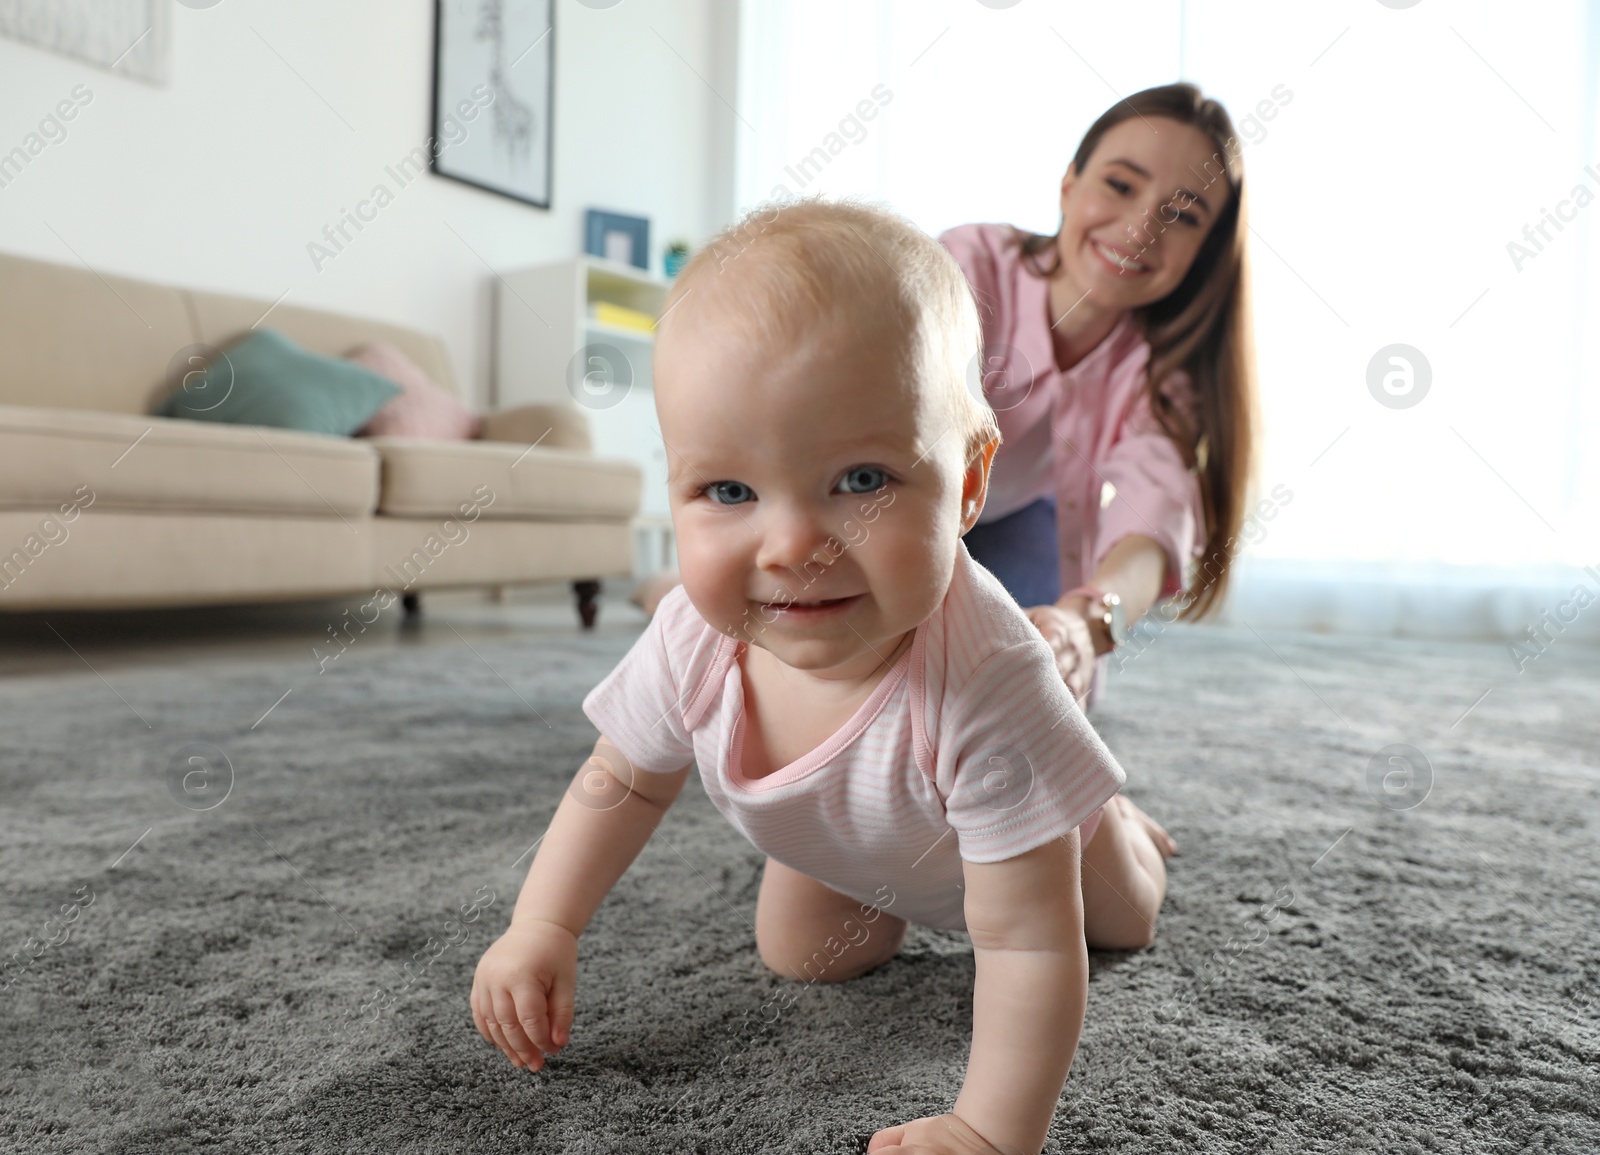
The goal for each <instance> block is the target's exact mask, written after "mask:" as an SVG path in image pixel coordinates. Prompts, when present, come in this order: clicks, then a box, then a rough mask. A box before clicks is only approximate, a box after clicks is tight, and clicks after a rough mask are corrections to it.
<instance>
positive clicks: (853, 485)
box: [839, 465, 889, 493]
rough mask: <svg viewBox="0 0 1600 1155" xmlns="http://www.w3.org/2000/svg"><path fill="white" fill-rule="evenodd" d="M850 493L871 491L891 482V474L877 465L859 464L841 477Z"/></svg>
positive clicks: (840, 481)
mask: <svg viewBox="0 0 1600 1155" xmlns="http://www.w3.org/2000/svg"><path fill="white" fill-rule="evenodd" d="M839 484H840V485H842V486H844V487H845V489H846V491H847V492H849V493H871V492H873V491H874V490H877V489H882V488H883V487H884V486H885V485H888V484H889V475H888V474H887V473H886V472H884V471H883V470H881V469H879V468H878V467H877V466H876V465H858V466H856V467H855V468H854V469H852V470H850V472H849V473H846V474H845V475H844V476H843V477H842V478H840V479H839Z"/></svg>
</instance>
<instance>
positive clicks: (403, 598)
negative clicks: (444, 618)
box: [400, 593, 422, 618]
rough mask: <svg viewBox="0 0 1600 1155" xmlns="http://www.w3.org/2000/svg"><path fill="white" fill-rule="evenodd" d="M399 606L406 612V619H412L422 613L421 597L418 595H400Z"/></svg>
mask: <svg viewBox="0 0 1600 1155" xmlns="http://www.w3.org/2000/svg"><path fill="white" fill-rule="evenodd" d="M400 606H401V608H402V609H404V610H405V611H406V617H408V618H414V617H416V616H417V615H418V614H420V613H421V612H422V595H421V594H418V593H406V594H401V595H400Z"/></svg>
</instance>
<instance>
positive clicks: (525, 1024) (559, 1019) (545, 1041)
mask: <svg viewBox="0 0 1600 1155" xmlns="http://www.w3.org/2000/svg"><path fill="white" fill-rule="evenodd" d="M577 986H578V940H577V938H576V937H574V936H573V934H572V932H571V931H570V930H568V929H567V928H566V927H564V926H558V925H556V924H555V923H553V922H545V921H544V920H543V919H532V920H529V921H528V922H525V923H515V922H513V923H512V924H511V925H510V926H509V927H507V928H506V932H505V934H503V935H501V936H500V937H499V938H498V939H496V940H495V942H494V944H493V945H492V946H490V947H489V949H488V950H486V951H484V952H483V957H482V958H481V959H479V960H478V970H477V973H476V974H475V975H474V976H473V980H472V998H471V1003H472V1021H473V1022H474V1023H476V1024H477V1026H478V1033H479V1034H480V1035H482V1036H483V1037H484V1038H485V1039H486V1040H488V1041H489V1042H491V1043H493V1044H494V1045H495V1046H497V1047H499V1048H500V1049H501V1050H502V1051H504V1052H505V1054H506V1058H508V1059H510V1060H511V1064H512V1066H514V1067H527V1068H528V1069H530V1070H533V1071H537V1070H539V1068H541V1067H543V1066H544V1057H545V1055H546V1054H552V1055H553V1054H555V1053H556V1052H557V1051H558V1050H560V1049H561V1048H562V1047H564V1046H566V1045H567V1040H568V1039H569V1038H570V1037H571V1034H572V1011H573V1003H574V995H575V994H576V991H577Z"/></svg>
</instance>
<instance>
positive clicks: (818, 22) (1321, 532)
mask: <svg viewBox="0 0 1600 1155" xmlns="http://www.w3.org/2000/svg"><path fill="white" fill-rule="evenodd" d="M1393 2H1395V3H1402V2H1403V0H1393ZM740 38H741V44H740V89H739V93H738V97H737V107H738V111H739V114H740V120H741V123H740V125H739V126H738V128H737V129H736V132H737V140H738V145H737V155H738V160H737V176H738V188H737V199H738V203H739V207H740V209H741V211H742V210H743V209H746V208H750V207H752V206H754V205H756V204H758V203H759V202H761V201H763V200H765V199H767V198H768V197H770V196H771V195H773V193H774V192H775V191H779V190H786V191H789V192H801V191H804V192H812V191H823V192H827V193H830V194H835V195H838V194H863V195H866V196H869V197H874V198H877V199H880V200H882V201H885V202H887V203H889V204H890V205H892V206H893V207H895V208H896V209H898V210H900V211H901V212H904V213H905V214H906V215H908V216H909V217H911V219H913V220H914V221H916V222H917V223H918V224H919V225H921V226H922V227H923V228H925V229H927V230H929V231H930V232H938V231H940V230H942V229H945V228H948V227H949V226H951V225H955V224H960V223H963V222H968V221H1008V222H1012V223H1015V224H1018V225H1021V226H1024V227H1028V228H1032V229H1035V230H1038V231H1041V232H1046V233H1048V232H1053V231H1054V229H1055V226H1056V222H1057V218H1058V208H1057V187H1058V185H1059V182H1060V178H1061V174H1062V172H1063V171H1064V169H1065V167H1066V164H1067V161H1068V160H1069V159H1070V157H1071V154H1072V152H1073V150H1074V149H1075V147H1076V145H1077V142H1078V139H1079V138H1080V137H1081V135H1082V134H1083V132H1084V130H1085V129H1086V128H1087V127H1088V126H1089V124H1090V123H1091V122H1092V121H1093V120H1094V118H1095V117H1096V116H1098V115H1099V114H1100V112H1102V111H1103V110H1104V109H1105V108H1106V107H1108V106H1109V105H1110V104H1112V103H1113V102H1114V101H1115V100H1117V99H1118V98H1119V97H1121V96H1124V95H1126V94H1128V93H1131V92H1134V91H1136V90H1138V89H1141V88H1145V87H1148V86H1150V85H1153V84H1161V83H1168V82H1170V81H1172V80H1174V79H1179V78H1181V79H1185V80H1191V81H1193V82H1195V83H1197V84H1198V85H1200V87H1201V88H1202V90H1204V91H1205V92H1207V93H1208V94H1209V95H1212V96H1214V97H1216V98H1218V99H1220V100H1221V101H1222V102H1223V103H1224V104H1225V105H1226V106H1227V107H1228V109H1229V111H1230V113H1231V114H1232V115H1233V117H1234V120H1235V123H1236V125H1237V126H1238V128H1239V130H1240V135H1241V137H1242V138H1243V139H1244V140H1245V141H1246V144H1247V146H1246V148H1245V150H1244V161H1245V166H1246V171H1247V175H1248V179H1249V182H1250V195H1251V226H1252V235H1251V238H1250V240H1251V260H1252V263H1253V272H1254V282H1255V283H1254V289H1255V295H1254V306H1255V321H1256V334H1257V350H1258V363H1259V367H1260V372H1261V388H1262V409H1263V416H1264V425H1265V434H1266V436H1265V443H1264V449H1263V454H1262V458H1263V466H1262V471H1261V475H1260V478H1259V485H1260V489H1261V492H1262V494H1263V495H1264V494H1266V493H1268V492H1270V491H1272V490H1273V488H1274V486H1278V485H1283V486H1287V487H1288V489H1289V490H1290V491H1291V492H1292V494H1293V499H1292V501H1291V502H1290V504H1289V505H1288V506H1287V507H1286V508H1283V509H1282V510H1281V511H1280V512H1279V513H1278V515H1277V516H1276V517H1275V519H1274V520H1273V521H1272V522H1270V523H1263V524H1262V526H1261V529H1260V531H1259V532H1258V533H1257V534H1256V535H1255V536H1256V539H1257V540H1255V541H1254V543H1253V544H1252V545H1251V546H1249V547H1248V548H1246V549H1244V550H1243V551H1242V552H1241V553H1240V555H1239V558H1238V562H1237V564H1238V570H1237V574H1238V579H1237V582H1236V585H1235V589H1234V593H1233V595H1232V597H1231V598H1230V601H1229V606H1228V612H1227V617H1228V619H1231V620H1234V621H1246V622H1249V623H1251V624H1252V625H1263V626H1275V627H1298V628H1307V629H1352V630H1361V631H1375V632H1384V633H1390V632H1392V633H1400V634H1410V635H1426V636H1452V637H1486V638H1487V637H1497V638H1514V637H1520V636H1523V635H1524V633H1525V630H1526V627H1527V626H1528V625H1529V624H1531V623H1533V622H1535V621H1537V620H1539V618H1540V615H1541V614H1543V612H1544V611H1545V610H1546V609H1554V608H1555V607H1557V606H1558V604H1562V603H1565V604H1568V605H1570V604H1571V603H1572V601H1573V593H1574V590H1575V588H1576V587H1579V586H1583V587H1586V588H1587V589H1588V591H1589V592H1590V593H1591V594H1592V595H1594V597H1595V598H1596V599H1597V603H1600V467H1597V465H1596V455H1595V454H1593V453H1590V452H1586V450H1587V449H1588V447H1589V446H1590V445H1592V444H1594V443H1595V442H1596V441H1597V440H1600V384H1597V381H1600V348H1597V332H1600V317H1597V315H1596V313H1597V310H1596V306H1597V304H1600V292H1597V288H1600V286H1597V281H1600V228H1597V227H1596V226H1597V224H1600V138H1597V136H1596V107H1597V102H1600V90H1597V76H1600V6H1596V5H1594V4H1582V3H1580V2H1579V0H1550V2H1549V3H1545V4H1541V5H1540V6H1539V7H1538V9H1537V10H1536V11H1535V10H1528V11H1520V10H1513V9H1511V8H1507V7H1506V6H1505V5H1503V4H1498V3H1491V2H1488V0H1472V2H1466V0H1458V2H1456V3H1451V4H1448V5H1446V4H1438V3H1428V2H1423V3H1418V4H1415V5H1414V6H1412V7H1409V8H1397V7H1389V6H1387V4H1386V3H1382V2H1378V3H1364V4H1350V5H1317V6H1299V5H1296V6H1290V5H1284V4H1281V3H1271V4H1268V3H1231V2H1230V3H1225V2H1222V0H1189V2H1187V3H1185V2H1182V0H1157V2H1151V3H1144V4H1130V5H1111V4H1103V5H1083V4H1076V3H1073V4H1067V3H1047V2H1043V0H1011V2H1009V3H1008V0H880V2H879V3H876V4H873V3H862V2H861V0H802V2H794V0H744V4H743V7H742V9H741V32H740ZM868 112H870V113H871V117H870V119H869V118H868V116H867V113H868ZM1269 114H1270V118H1269ZM819 148H820V149H822V153H821V154H817V153H816V152H815V151H814V150H817V149H819ZM819 155H825V156H826V157H827V160H826V163H823V162H822V161H821V160H820V159H819ZM808 157H809V158H810V160H809V161H807V160H806V158H808ZM1591 202H1592V203H1591ZM1391 345H1405V346H1409V347H1410V348H1411V349H1413V350H1415V351H1416V352H1417V353H1418V354H1420V357H1415V356H1413V355H1412V354H1410V353H1406V354H1405V357H1404V363H1399V362H1397V363H1395V364H1393V365H1391V364H1389V362H1388V359H1387V357H1383V358H1380V361H1381V362H1382V372H1381V373H1380V376H1382V375H1383V373H1401V374H1404V373H1407V372H1410V373H1413V374H1416V373H1420V372H1422V371H1423V368H1422V364H1421V362H1425V363H1426V371H1427V372H1428V373H1429V374H1430V375H1431V384H1430V386H1429V389H1428V392H1427V394H1426V395H1425V396H1424V397H1423V398H1422V400H1421V401H1419V402H1418V403H1416V404H1415V405H1413V406H1411V407H1408V408H1394V407H1391V406H1389V405H1385V404H1381V403H1380V402H1379V401H1378V400H1377V399H1376V398H1375V397H1374V395H1373V393H1372V392H1371V391H1370V390H1369V388H1368V370H1369V365H1370V364H1371V363H1372V362H1373V360H1374V358H1375V356H1376V355H1378V354H1379V353H1380V351H1381V350H1385V349H1386V348H1387V347H1388V346H1391ZM1394 388H1396V389H1400V388H1403V381H1401V379H1399V378H1396V383H1395V385H1394ZM1588 566H1593V567H1595V569H1596V571H1597V572H1596V573H1595V574H1594V575H1590V574H1587V573H1586V572H1585V570H1584V567H1588ZM1564 635H1565V636H1566V637H1568V638H1572V637H1578V636H1587V637H1588V638H1591V639H1596V640H1600V604H1597V605H1596V607H1595V608H1594V609H1593V610H1590V611H1587V612H1586V613H1583V614H1579V615H1578V616H1577V620H1575V621H1574V622H1571V623H1567V624H1566V626H1565V629H1564Z"/></svg>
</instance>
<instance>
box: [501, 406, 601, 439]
mask: <svg viewBox="0 0 1600 1155" xmlns="http://www.w3.org/2000/svg"><path fill="white" fill-rule="evenodd" d="M478 437H479V439H480V440H482V441H512V442H515V443H517V444H518V445H538V446H539V447H541V448H543V449H583V450H590V449H593V448H594V445H593V443H592V442H591V441H590V440H589V421H588V419H587V418H586V417H584V415H583V414H582V412H580V411H579V410H578V409H576V408H574V407H573V406H571V405H519V406H517V408H515V409H502V410H501V411H500V412H498V413H490V414H488V415H487V416H486V417H484V419H483V432H482V433H480V434H479V435H478Z"/></svg>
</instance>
